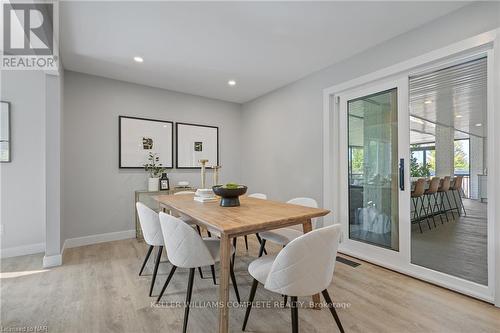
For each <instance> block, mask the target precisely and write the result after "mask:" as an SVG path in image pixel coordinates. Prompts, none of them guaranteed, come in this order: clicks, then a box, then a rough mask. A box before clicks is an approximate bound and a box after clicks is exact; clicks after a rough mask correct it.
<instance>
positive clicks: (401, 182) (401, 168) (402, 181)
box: [399, 158, 405, 191]
mask: <svg viewBox="0 0 500 333" xmlns="http://www.w3.org/2000/svg"><path fill="white" fill-rule="evenodd" d="M399 189H400V190H401V191H404V190H405V159H404V158H400V159H399Z"/></svg>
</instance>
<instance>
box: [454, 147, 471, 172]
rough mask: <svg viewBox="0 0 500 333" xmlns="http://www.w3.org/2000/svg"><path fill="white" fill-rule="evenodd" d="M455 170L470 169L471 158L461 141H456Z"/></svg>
mask: <svg viewBox="0 0 500 333" xmlns="http://www.w3.org/2000/svg"><path fill="white" fill-rule="evenodd" d="M455 170H461V171H469V159H468V158H467V155H466V154H465V151H464V147H463V145H462V142H461V141H455Z"/></svg>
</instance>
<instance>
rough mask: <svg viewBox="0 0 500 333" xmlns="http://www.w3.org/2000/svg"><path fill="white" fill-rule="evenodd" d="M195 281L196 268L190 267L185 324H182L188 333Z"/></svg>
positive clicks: (184, 332)
mask: <svg viewBox="0 0 500 333" xmlns="http://www.w3.org/2000/svg"><path fill="white" fill-rule="evenodd" d="M193 281H194V268H190V269H189V280H188V287H187V293H186V304H185V308H184V324H183V325H182V332H183V333H186V330H187V324H188V318H189V305H190V303H191V294H192V293H193Z"/></svg>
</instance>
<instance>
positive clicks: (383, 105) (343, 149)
mask: <svg viewBox="0 0 500 333" xmlns="http://www.w3.org/2000/svg"><path fill="white" fill-rule="evenodd" d="M407 92H408V88H407V80H392V81H387V82H384V83H378V84H374V85H371V86H367V87H362V88H357V89H352V90H349V91H345V92H344V93H342V94H339V95H338V98H337V103H338V110H339V116H340V117H339V120H340V123H339V135H340V150H339V155H340V156H341V159H340V162H339V164H340V165H339V167H340V178H341V179H340V184H341V188H340V197H339V202H340V207H341V209H340V216H341V219H342V220H343V221H345V223H346V225H345V229H344V230H345V232H346V236H348V237H347V239H346V240H345V241H344V242H343V247H344V249H347V252H348V251H353V252H358V251H361V252H363V253H366V254H367V255H368V256H378V255H380V256H382V257H391V258H395V257H398V256H400V251H401V244H402V241H403V238H402V237H405V235H406V233H405V232H403V231H404V230H405V229H404V228H408V225H409V215H408V213H407V209H409V208H408V207H409V204H408V203H409V200H408V197H409V192H408V188H407V186H406V185H405V182H406V181H407V180H408V178H407V177H408V172H407V170H405V163H406V160H407V155H408V149H407V147H408V146H407V145H406V149H405V144H407V142H408V140H407V138H405V137H404V129H405V128H407V126H408V125H407V124H406V125H405V118H404V116H403V117H402V116H401V114H402V113H403V114H404V112H406V110H405V106H407V105H408V104H407V103H408V98H407ZM406 122H407V120H406ZM405 126H406V127H405ZM402 133H403V134H402ZM402 228H403V229H402ZM390 260H392V259H390Z"/></svg>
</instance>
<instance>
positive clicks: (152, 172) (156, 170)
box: [144, 153, 166, 192]
mask: <svg viewBox="0 0 500 333" xmlns="http://www.w3.org/2000/svg"><path fill="white" fill-rule="evenodd" d="M159 161H160V157H159V156H158V154H156V153H155V154H153V153H149V155H148V160H147V163H146V164H144V170H146V171H147V172H149V179H148V191H151V192H154V191H158V188H159V185H160V176H161V174H162V173H163V172H164V171H165V169H166V168H164V167H162V164H161V163H158V162H159Z"/></svg>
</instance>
